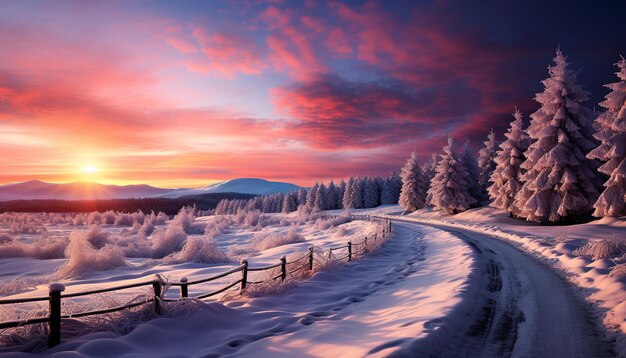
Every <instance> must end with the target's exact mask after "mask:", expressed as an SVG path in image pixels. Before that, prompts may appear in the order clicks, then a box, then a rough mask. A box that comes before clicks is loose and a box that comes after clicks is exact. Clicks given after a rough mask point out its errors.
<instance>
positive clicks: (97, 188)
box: [0, 180, 172, 200]
mask: <svg viewBox="0 0 626 358" xmlns="http://www.w3.org/2000/svg"><path fill="white" fill-rule="evenodd" d="M171 191H172V189H163V188H155V187H153V186H150V185H145V184H141V185H123V186H121V185H105V184H98V183H87V182H75V183H64V184H55V183H46V182H43V181H40V180H30V181H25V182H22V183H15V184H5V185H0V200H21V199H25V200H33V199H62V200H90V199H123V198H145V197H153V196H159V195H162V194H165V193H168V192H171Z"/></svg>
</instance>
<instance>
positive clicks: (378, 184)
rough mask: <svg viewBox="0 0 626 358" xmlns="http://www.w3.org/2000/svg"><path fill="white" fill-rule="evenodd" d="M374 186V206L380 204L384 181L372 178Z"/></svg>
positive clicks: (378, 177)
mask: <svg viewBox="0 0 626 358" xmlns="http://www.w3.org/2000/svg"><path fill="white" fill-rule="evenodd" d="M374 184H376V206H379V205H380V204H381V199H380V195H381V194H382V192H383V186H384V185H385V179H383V178H382V177H380V176H377V177H375V178H374Z"/></svg>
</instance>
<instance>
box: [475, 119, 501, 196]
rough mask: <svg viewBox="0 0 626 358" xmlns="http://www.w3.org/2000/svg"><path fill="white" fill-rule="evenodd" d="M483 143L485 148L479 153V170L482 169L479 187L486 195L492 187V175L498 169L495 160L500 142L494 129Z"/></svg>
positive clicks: (479, 176)
mask: <svg viewBox="0 0 626 358" xmlns="http://www.w3.org/2000/svg"><path fill="white" fill-rule="evenodd" d="M483 143H484V144H485V146H484V147H483V148H481V149H480V150H479V151H478V168H480V174H479V175H478V186H479V187H480V190H481V191H482V192H483V193H485V192H486V190H487V188H489V186H490V185H491V175H492V174H493V171H494V170H495V169H496V162H494V158H495V157H496V153H497V151H498V142H497V141H496V134H495V133H494V132H493V128H492V129H491V131H490V132H489V134H488V135H487V140H486V141H485V142H483Z"/></svg>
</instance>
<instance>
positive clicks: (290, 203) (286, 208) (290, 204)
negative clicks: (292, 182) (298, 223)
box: [282, 191, 298, 214]
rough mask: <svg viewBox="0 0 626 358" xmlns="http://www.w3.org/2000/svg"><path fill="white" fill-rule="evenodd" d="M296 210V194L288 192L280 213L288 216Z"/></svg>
mask: <svg viewBox="0 0 626 358" xmlns="http://www.w3.org/2000/svg"><path fill="white" fill-rule="evenodd" d="M296 210H298V198H297V194H296V192H294V191H290V192H289V193H287V194H286V195H285V199H284V200H283V210H282V212H283V213H285V214H288V213H290V212H292V211H296Z"/></svg>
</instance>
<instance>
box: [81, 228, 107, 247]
mask: <svg viewBox="0 0 626 358" xmlns="http://www.w3.org/2000/svg"><path fill="white" fill-rule="evenodd" d="M85 234H86V237H87V241H89V243H90V244H91V245H93V247H95V248H96V249H101V248H103V247H104V246H105V245H107V244H110V243H111V242H110V240H109V233H108V232H106V231H104V230H102V229H100V228H99V227H98V226H95V225H93V226H91V227H90V228H89V230H87V231H86V232H85Z"/></svg>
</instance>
